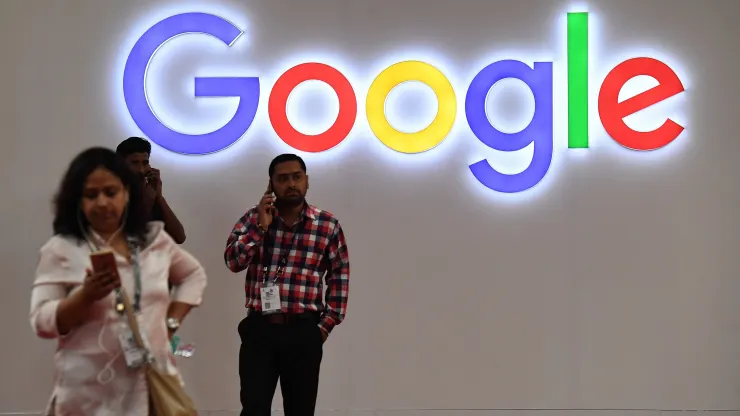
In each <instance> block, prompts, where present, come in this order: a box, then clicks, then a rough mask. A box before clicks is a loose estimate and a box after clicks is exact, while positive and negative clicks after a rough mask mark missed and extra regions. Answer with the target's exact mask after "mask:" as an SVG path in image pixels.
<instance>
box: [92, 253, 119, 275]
mask: <svg viewBox="0 0 740 416" xmlns="http://www.w3.org/2000/svg"><path fill="white" fill-rule="evenodd" d="M90 263H92V267H93V272H95V274H99V273H118V265H117V264H116V257H115V256H114V255H113V252H112V251H111V250H108V249H105V250H100V251H96V252H94V253H92V254H90Z"/></svg>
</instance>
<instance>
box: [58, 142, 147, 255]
mask: <svg viewBox="0 0 740 416" xmlns="http://www.w3.org/2000/svg"><path fill="white" fill-rule="evenodd" d="M98 168H104V169H106V170H108V171H110V172H112V173H113V174H114V175H116V176H117V177H118V178H120V179H121V182H123V186H124V187H126V188H127V189H128V191H129V200H128V209H127V211H128V212H127V215H126V219H125V225H124V228H123V232H124V234H125V235H126V236H128V237H134V238H137V239H139V240H140V241H143V239H144V235H145V234H146V228H147V222H148V219H149V216H148V215H147V214H146V213H145V212H144V209H143V208H144V205H143V203H144V201H143V200H142V189H141V183H140V182H139V181H138V180H136V176H135V174H134V173H133V172H132V171H131V169H130V168H129V167H128V165H127V164H126V161H125V160H123V158H121V157H120V156H118V155H116V153H115V152H114V151H112V150H110V149H106V148H104V147H91V148H89V149H87V150H85V151H83V152H82V153H80V154H79V155H77V156H76V157H75V158H74V159H73V160H72V163H70V164H69V168H67V172H66V173H65V174H64V178H63V179H62V182H61V183H60V184H59V190H58V191H57V194H56V197H55V199H54V209H55V213H54V223H53V227H54V234H59V235H63V236H65V237H75V238H77V239H78V240H80V241H84V239H85V234H84V231H86V230H83V229H81V228H80V226H83V227H87V226H88V222H87V218H85V215H84V214H83V213H81V212H80V209H81V203H82V194H83V189H84V186H85V181H87V177H88V176H90V174H91V173H93V171H95V169H98Z"/></svg>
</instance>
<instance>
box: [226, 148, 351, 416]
mask: <svg viewBox="0 0 740 416" xmlns="http://www.w3.org/2000/svg"><path fill="white" fill-rule="evenodd" d="M268 173H269V185H268V188H267V192H266V193H265V195H264V196H263V197H262V199H261V200H260V202H259V204H258V205H257V206H256V207H253V208H252V209H250V210H249V211H247V213H246V214H245V215H244V216H243V217H242V218H241V219H239V221H238V222H237V223H236V225H235V226H234V229H233V230H232V231H231V235H230V236H229V239H228V242H227V243H226V250H225V252H224V261H225V262H226V266H227V267H228V268H229V270H231V271H232V272H234V273H239V272H241V271H243V270H245V269H246V270H247V277H246V283H245V292H246V296H247V302H246V307H247V317H246V318H245V319H244V320H242V321H241V322H240V323H239V336H240V337H241V340H242V345H241V348H240V350H239V378H240V379H241V392H240V399H241V403H242V412H241V415H242V416H268V415H269V414H270V408H271V405H272V399H273V396H274V394H275V388H276V387H277V382H278V378H279V379H280V388H281V391H282V394H283V406H284V408H285V415H286V416H306V415H313V414H314V410H315V408H316V396H317V393H318V387H319V368H320V366H321V359H322V356H323V343H324V342H325V341H326V338H327V337H328V336H329V334H330V333H331V331H332V329H334V327H335V326H336V325H339V323H341V322H342V320H343V319H344V315H345V313H346V309H347V296H348V292H349V254H348V252H347V244H346V242H345V240H344V233H343V232H342V227H341V226H340V225H339V221H338V220H337V219H336V218H335V217H334V216H333V215H332V214H330V213H329V212H327V211H324V210H321V209H319V208H316V207H315V206H313V205H309V204H308V203H307V202H306V200H305V196H306V192H307V191H308V175H307V174H306V164H305V163H304V162H303V159H301V158H300V157H299V156H296V155H293V154H284V155H280V156H278V157H276V158H275V159H273V161H272V162H271V163H270V168H269V171H268ZM324 285H326V296H325V302H324V300H323V299H322V295H323V294H324Z"/></svg>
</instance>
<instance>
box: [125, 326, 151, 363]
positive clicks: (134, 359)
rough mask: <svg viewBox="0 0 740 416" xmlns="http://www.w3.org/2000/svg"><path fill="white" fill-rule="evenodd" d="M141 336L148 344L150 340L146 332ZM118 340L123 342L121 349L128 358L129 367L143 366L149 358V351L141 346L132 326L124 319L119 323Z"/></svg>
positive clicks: (145, 343)
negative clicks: (137, 341)
mask: <svg viewBox="0 0 740 416" xmlns="http://www.w3.org/2000/svg"><path fill="white" fill-rule="evenodd" d="M141 336H142V341H143V342H144V345H147V344H148V341H147V339H146V336H145V335H144V334H142V335H141ZM118 341H119V342H120V343H121V350H122V351H123V356H124V358H125V359H126V365H127V366H128V367H129V368H139V367H141V365H142V364H144V362H145V361H146V360H147V351H146V349H143V348H139V346H138V344H137V343H136V337H135V336H134V333H133V331H132V330H131V327H130V326H129V325H128V322H125V321H123V320H122V322H120V323H119V324H118Z"/></svg>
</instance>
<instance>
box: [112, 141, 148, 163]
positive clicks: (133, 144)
mask: <svg viewBox="0 0 740 416" xmlns="http://www.w3.org/2000/svg"><path fill="white" fill-rule="evenodd" d="M116 153H117V154H118V155H119V156H121V157H124V158H125V157H127V156H129V155H132V154H134V153H146V154H148V155H150V154H152V144H151V143H149V142H148V141H147V140H145V139H142V138H141V137H129V138H128V139H126V140H124V141H122V142H121V143H119V144H118V147H116Z"/></svg>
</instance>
